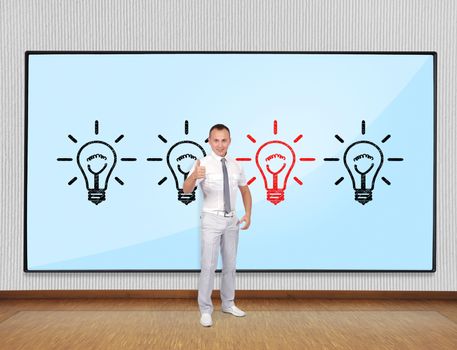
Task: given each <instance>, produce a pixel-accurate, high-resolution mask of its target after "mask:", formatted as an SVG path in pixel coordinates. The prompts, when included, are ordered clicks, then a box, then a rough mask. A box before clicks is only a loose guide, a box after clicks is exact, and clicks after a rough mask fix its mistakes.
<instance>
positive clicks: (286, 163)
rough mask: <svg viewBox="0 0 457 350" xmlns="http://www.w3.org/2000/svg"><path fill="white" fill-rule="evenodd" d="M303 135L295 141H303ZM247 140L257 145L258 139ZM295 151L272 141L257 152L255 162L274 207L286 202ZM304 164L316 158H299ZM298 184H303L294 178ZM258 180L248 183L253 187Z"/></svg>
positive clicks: (280, 142)
mask: <svg viewBox="0 0 457 350" xmlns="http://www.w3.org/2000/svg"><path fill="white" fill-rule="evenodd" d="M273 134H274V135H277V134H278V122H277V121H276V120H275V121H274V122H273ZM302 137H303V135H301V134H300V135H298V136H297V137H296V138H295V139H294V141H293V142H294V143H297V142H298V141H300V140H301V139H302ZM247 138H248V139H249V140H250V141H251V142H252V143H256V142H257V141H256V139H255V138H254V137H252V135H250V134H248V135H247ZM296 159H297V158H296V156H295V151H294V149H293V148H292V147H291V146H290V145H289V144H288V143H286V142H284V141H280V140H271V141H267V142H265V143H264V144H262V145H261V146H260V147H259V149H258V150H257V152H256V155H255V162H256V165H257V168H258V169H259V171H260V174H261V175H262V178H263V182H264V185H265V189H266V191H267V200H268V201H269V202H270V203H273V204H274V205H277V204H279V203H281V202H282V201H284V198H285V195H284V192H285V190H286V187H287V182H288V180H289V177H290V174H291V172H292V170H293V168H294V166H295V161H296ZM236 160H237V161H252V158H236ZM299 160H300V161H302V162H314V161H315V160H316V158H299ZM293 179H294V180H295V182H296V183H298V184H299V185H300V186H301V185H303V182H302V181H301V180H300V179H299V178H298V177H296V176H294V177H293ZM255 180H256V177H255V176H254V177H252V178H251V179H250V180H249V181H248V185H251V184H252V183H253V182H254V181H255Z"/></svg>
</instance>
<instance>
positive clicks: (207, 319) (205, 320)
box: [200, 313, 213, 327]
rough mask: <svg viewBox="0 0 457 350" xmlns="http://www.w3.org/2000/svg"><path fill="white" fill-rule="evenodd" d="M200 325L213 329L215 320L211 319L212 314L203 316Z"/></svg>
mask: <svg viewBox="0 0 457 350" xmlns="http://www.w3.org/2000/svg"><path fill="white" fill-rule="evenodd" d="M200 324H201V325H202V326H203V327H211V326H212V325H213V319H212V318H211V314H208V313H204V314H202V317H200Z"/></svg>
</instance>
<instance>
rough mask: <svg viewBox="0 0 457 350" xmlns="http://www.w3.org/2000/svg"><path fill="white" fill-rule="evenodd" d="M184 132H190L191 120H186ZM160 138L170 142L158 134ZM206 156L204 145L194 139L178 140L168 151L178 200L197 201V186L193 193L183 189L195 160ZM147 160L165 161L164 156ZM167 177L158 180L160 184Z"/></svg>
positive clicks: (167, 156) (167, 157)
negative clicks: (185, 191)
mask: <svg viewBox="0 0 457 350" xmlns="http://www.w3.org/2000/svg"><path fill="white" fill-rule="evenodd" d="M184 133H185V134H186V135H188V134H189V121H187V120H186V121H185V122H184ZM158 138H159V139H160V140H161V141H162V142H163V143H168V140H167V139H166V138H165V137H164V136H162V135H158ZM205 156H206V152H205V150H204V149H203V147H202V146H200V145H199V144H198V143H197V142H195V141H192V140H182V141H178V142H176V143H175V144H173V145H172V146H171V147H170V148H169V150H168V152H167V155H166V161H167V165H168V169H169V171H170V173H171V175H172V176H173V179H174V182H175V188H176V190H177V192H178V197H177V198H178V201H179V202H181V203H183V204H185V205H188V204H190V203H192V202H194V201H195V199H196V195H195V190H196V189H197V188H196V187H195V188H194V189H193V190H192V192H191V193H184V192H183V189H182V187H183V184H184V181H185V180H186V179H187V175H189V172H190V170H191V169H192V166H193V164H194V163H195V161H196V160H197V159H199V158H203V157H205ZM147 161H149V162H161V161H163V158H147ZM167 179H168V177H166V176H165V177H163V178H162V179H161V180H160V181H159V182H158V185H162V184H163V183H164V182H165V181H167Z"/></svg>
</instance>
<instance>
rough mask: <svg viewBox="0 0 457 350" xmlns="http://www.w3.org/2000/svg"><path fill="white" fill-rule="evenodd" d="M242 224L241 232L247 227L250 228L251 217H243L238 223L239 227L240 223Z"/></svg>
mask: <svg viewBox="0 0 457 350" xmlns="http://www.w3.org/2000/svg"><path fill="white" fill-rule="evenodd" d="M242 222H244V226H243V227H240V229H241V230H247V229H248V228H249V226H251V217H250V216H248V215H245V216H243V217H242V218H241V219H240V221H238V223H239V224H240V225H241V223H242Z"/></svg>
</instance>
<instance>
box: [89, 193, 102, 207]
mask: <svg viewBox="0 0 457 350" xmlns="http://www.w3.org/2000/svg"><path fill="white" fill-rule="evenodd" d="M88 199H89V201H91V202H92V203H94V204H95V205H98V204H100V203H101V202H103V201H104V200H105V199H106V195H105V191H104V190H89V192H88Z"/></svg>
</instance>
